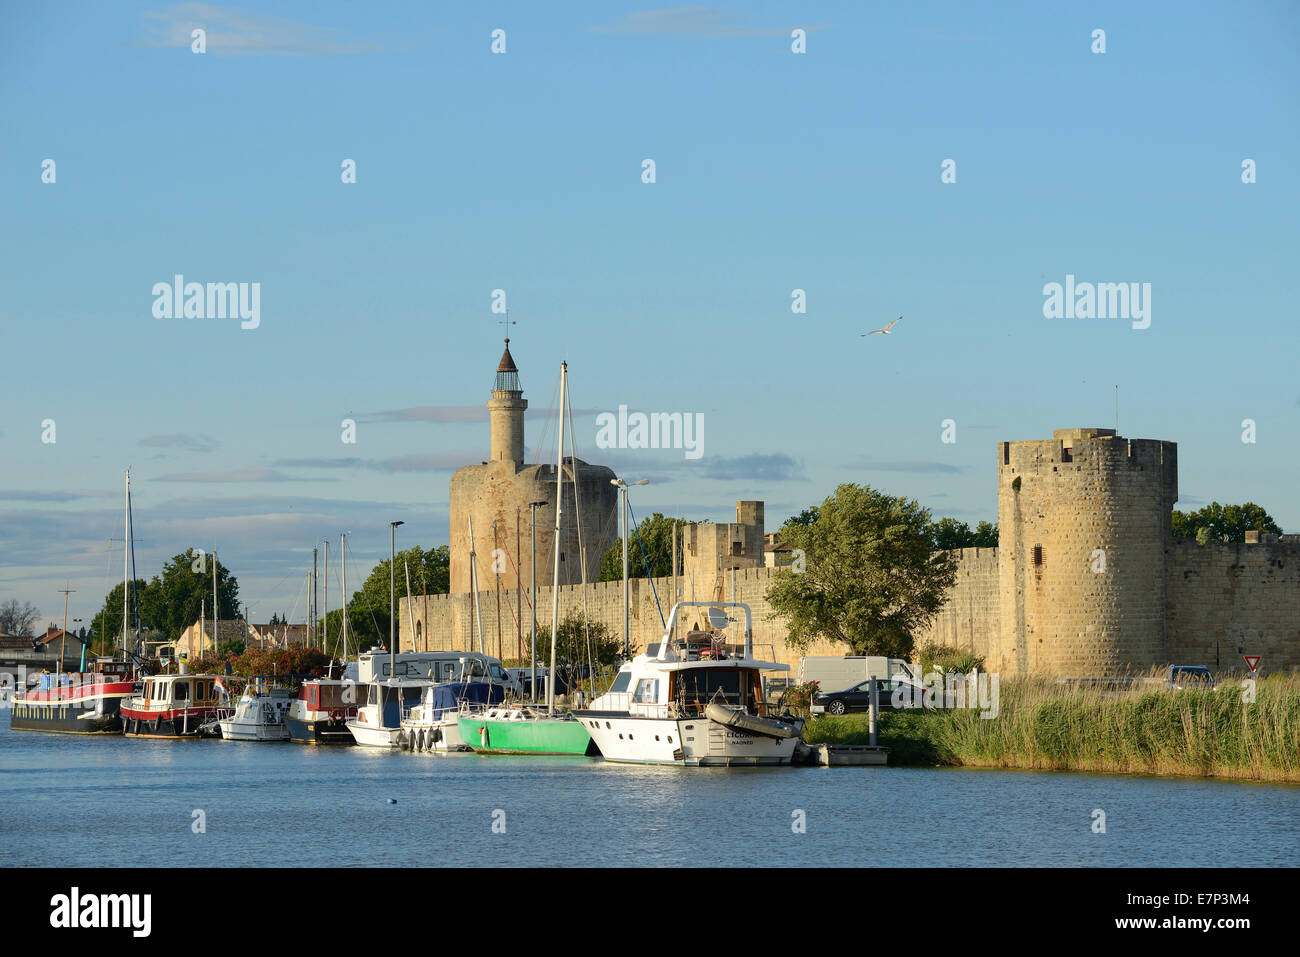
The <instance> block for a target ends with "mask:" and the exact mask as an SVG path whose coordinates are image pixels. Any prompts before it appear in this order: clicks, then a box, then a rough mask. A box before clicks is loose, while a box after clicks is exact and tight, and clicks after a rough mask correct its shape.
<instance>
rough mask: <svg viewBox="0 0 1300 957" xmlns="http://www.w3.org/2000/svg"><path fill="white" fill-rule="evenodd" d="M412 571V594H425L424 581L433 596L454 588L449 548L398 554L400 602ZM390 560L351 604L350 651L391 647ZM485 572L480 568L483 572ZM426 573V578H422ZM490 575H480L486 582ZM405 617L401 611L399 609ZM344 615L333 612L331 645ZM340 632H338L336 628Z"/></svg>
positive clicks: (337, 637)
mask: <svg viewBox="0 0 1300 957" xmlns="http://www.w3.org/2000/svg"><path fill="white" fill-rule="evenodd" d="M408 566H409V567H410V569H411V595H412V597H413V598H414V596H417V595H421V594H423V592H421V590H420V587H421V585H420V583H421V581H423V582H424V587H425V588H426V589H427V590H428V593H429V594H430V595H442V594H446V592H447V591H448V589H449V588H450V587H451V552H450V549H448V547H447V546H446V545H439V546H438V547H437V548H430V549H424V548H421V547H420V546H419V545H414V546H412V547H411V548H407V549H404V550H403V551H400V552H398V553H397V555H396V562H395V565H394V568H395V569H396V575H395V577H394V582H393V585H394V590H395V594H396V597H397V601H398V602H399V603H400V602H401V601H402V600H403V599H404V598H406V569H407V567H408ZM388 567H389V565H388V559H387V558H385V559H383V560H382V561H381V562H379V564H377V565H376V566H375V567H374V568H372V569H371V570H370V574H369V575H368V576H367V577H366V580H365V581H364V582H363V583H362V585H361V590H360V591H357V592H353V593H352V598H351V599H350V600H349V601H348V647H349V649H353V650H355V649H358V648H359V649H361V650H363V651H364V650H365V649H367V648H373V647H376V646H379V645H383V646H385V647H386V646H387V644H388ZM482 570H483V569H481V568H480V571H482ZM422 574H423V578H421V575H422ZM486 580H487V576H486V575H482V576H480V581H486ZM398 618H399V619H400V618H401V610H400V609H399V610H398ZM342 623H343V617H342V612H339V613H338V615H337V616H336V615H335V613H334V612H331V613H330V621H329V632H330V644H331V646H332V645H334V644H335V642H337V641H338V640H340V639H341V637H342V630H341V628H342ZM336 628H338V629H339V630H338V631H336V630H335V629H336Z"/></svg>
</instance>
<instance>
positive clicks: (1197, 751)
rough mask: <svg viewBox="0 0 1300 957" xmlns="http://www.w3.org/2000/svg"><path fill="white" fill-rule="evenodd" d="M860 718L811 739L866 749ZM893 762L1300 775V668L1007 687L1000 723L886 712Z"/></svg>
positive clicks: (1274, 777) (814, 730) (816, 728)
mask: <svg viewBox="0 0 1300 957" xmlns="http://www.w3.org/2000/svg"><path fill="white" fill-rule="evenodd" d="M867 737H868V730H867V717H866V716H865V715H846V716H842V717H838V718H837V717H831V716H826V717H820V718H817V719H816V720H814V721H812V722H810V723H809V725H808V727H807V728H806V730H805V732H804V738H805V740H807V741H808V742H809V743H814V742H819V741H825V742H828V743H832V744H862V743H866V741H867ZM879 741H880V744H882V745H885V746H887V747H889V748H891V749H893V753H891V755H890V760H891V763H895V764H940V765H958V766H968V767H1000V768H1035V769H1051V770H1062V771H1065V770H1069V771H1104V772H1114V773H1128V774H1165V775H1180V776H1191V777H1220V778H1234V779H1243V780H1254V781H1300V675H1296V674H1287V675H1277V676H1273V677H1269V678H1262V679H1257V680H1256V682H1255V700H1254V701H1253V702H1252V701H1248V700H1247V694H1246V689H1245V688H1244V687H1243V686H1242V685H1241V684H1240V683H1238V682H1236V681H1225V682H1224V684H1223V686H1222V687H1220V688H1219V689H1218V690H1217V691H1208V690H1204V691H1202V690H1191V689H1187V690H1181V691H1171V690H1166V689H1164V688H1163V687H1162V686H1160V685H1158V684H1156V685H1137V686H1135V687H1132V688H1129V689H1122V690H1115V689H1106V688H1100V687H1086V686H1085V687H1076V686H1071V685H1064V684H1058V683H1056V682H1055V681H1053V680H1051V679H1044V678H1021V679H1010V680H1006V681H1003V682H1001V687H1000V702H999V712H998V716H997V717H996V718H981V717H980V713H979V712H978V711H974V710H969V709H953V710H939V709H936V710H925V711H894V712H890V711H886V712H884V713H882V714H881V717H880V725H879Z"/></svg>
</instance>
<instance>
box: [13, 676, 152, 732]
mask: <svg viewBox="0 0 1300 957" xmlns="http://www.w3.org/2000/svg"><path fill="white" fill-rule="evenodd" d="M134 693H135V669H134V666H133V665H132V664H131V662H129V661H115V660H113V659H112V658H99V659H97V660H96V661H95V663H94V670H93V671H90V672H71V673H64V674H44V675H39V676H38V681H37V683H36V685H35V686H34V687H32V688H15V689H14V693H13V699H12V703H11V704H12V706H11V708H10V712H9V727H10V728H12V729H13V730H14V731H53V732H58V733H61V734H117V733H119V732H121V730H122V715H121V706H122V702H123V701H125V700H126V699H127V698H129V697H130V696H131V695H132V694H134Z"/></svg>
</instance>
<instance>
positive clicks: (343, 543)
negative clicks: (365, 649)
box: [339, 532, 348, 667]
mask: <svg viewBox="0 0 1300 957" xmlns="http://www.w3.org/2000/svg"><path fill="white" fill-rule="evenodd" d="M339 551H340V552H341V553H342V554H343V559H342V561H343V664H344V667H346V666H347V663H348V533H347V532H343V533H342V534H341V535H339Z"/></svg>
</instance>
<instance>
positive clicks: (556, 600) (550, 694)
mask: <svg viewBox="0 0 1300 957" xmlns="http://www.w3.org/2000/svg"><path fill="white" fill-rule="evenodd" d="M568 394H569V364H568V363H567V362H561V363H560V419H559V424H560V427H559V428H558V429H556V431H557V432H559V433H560V443H559V453H558V455H557V457H556V462H555V562H554V566H553V567H554V572H553V574H552V577H551V671H550V675H549V677H548V678H547V681H546V713H547V714H548V715H550V714H554V713H555V639H556V634H557V632H558V631H559V628H560V514H561V513H562V512H563V511H564V406H565V403H566V402H567V401H568Z"/></svg>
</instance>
